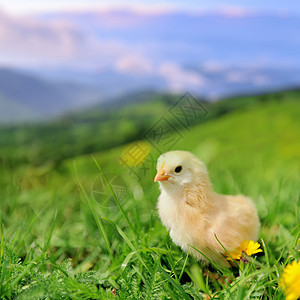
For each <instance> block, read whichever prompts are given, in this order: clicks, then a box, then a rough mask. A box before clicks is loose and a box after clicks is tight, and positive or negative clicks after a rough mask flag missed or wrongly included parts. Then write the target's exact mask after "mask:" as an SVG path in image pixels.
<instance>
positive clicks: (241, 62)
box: [0, 8, 300, 123]
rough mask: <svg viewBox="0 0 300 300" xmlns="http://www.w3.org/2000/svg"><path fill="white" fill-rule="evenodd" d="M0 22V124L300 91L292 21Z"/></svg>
mask: <svg viewBox="0 0 300 300" xmlns="http://www.w3.org/2000/svg"><path fill="white" fill-rule="evenodd" d="M0 18H1V34H0V123H12V122H24V121H36V120H43V119H45V118H51V117H55V116H57V115H60V114H64V113H66V112H68V111H70V110H78V109H81V108H83V107H87V106H93V105H98V104H99V103H104V102H105V103H107V102H110V101H112V100H114V101H115V102H117V101H122V99H123V98H124V97H123V96H124V95H126V94H131V93H134V92H139V91H154V92H163V93H176V94H184V93H185V92H187V91H188V92H190V93H192V94H194V95H196V96H198V97H202V98H207V99H209V100H216V99H220V98H223V97H227V96H232V95H237V94H248V93H252V94H253V93H257V92H265V91H268V90H279V89H285V88H290V87H297V86H299V84H300V56H299V51H300V39H299V37H298V36H299V35H298V28H299V27H300V17H299V16H298V15H291V14H279V13H273V14H266V13H258V12H248V11H236V10H230V9H228V10H226V11H214V12H200V11H195V12H194V13H192V12H178V11H149V12H147V11H138V10H136V11H134V10H128V9H124V8H123V9H113V10H104V11H66V12H55V13H48V14H38V15H32V16H14V15H9V14H6V13H5V12H3V11H0ZM23 37H26V43H24V39H23ZM1 66H3V67H1ZM4 66H5V67H4Z"/></svg>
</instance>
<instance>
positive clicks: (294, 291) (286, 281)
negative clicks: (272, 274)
mask: <svg viewBox="0 0 300 300" xmlns="http://www.w3.org/2000/svg"><path fill="white" fill-rule="evenodd" d="M280 286H281V288H282V289H283V290H284V293H285V296H286V300H296V299H298V298H299V297H300V261H298V262H296V261H295V260H294V261H293V262H292V263H291V264H290V265H287V266H286V267H285V269H284V270H283V273H282V274H281V279H280Z"/></svg>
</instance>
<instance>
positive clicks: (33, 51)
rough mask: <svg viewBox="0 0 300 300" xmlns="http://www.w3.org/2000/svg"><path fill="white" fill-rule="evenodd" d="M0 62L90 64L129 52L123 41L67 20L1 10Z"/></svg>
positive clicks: (27, 64)
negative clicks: (101, 36)
mask: <svg viewBox="0 0 300 300" xmlns="http://www.w3.org/2000/svg"><path fill="white" fill-rule="evenodd" d="M0 19H1V26H0V63H1V64H4V65H13V66H23V67H26V66H29V67H31V66H53V65H58V66H64V65H69V66H73V67H74V66H87V67H96V66H97V64H100V65H101V64H103V62H111V61H114V59H115V58H116V57H117V56H120V55H122V54H124V52H126V51H127V52H128V51H129V49H128V47H126V46H125V45H124V44H122V43H120V42H117V41H113V40H100V39H98V38H94V37H93V36H91V35H88V34H87V33H86V32H82V31H81V29H80V28H78V27H76V26H74V25H72V24H71V23H68V22H65V21H61V20H59V21H40V20H38V19H35V18H33V17H16V16H10V15H7V14H5V13H3V12H1V11H0Z"/></svg>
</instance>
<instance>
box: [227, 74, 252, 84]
mask: <svg viewBox="0 0 300 300" xmlns="http://www.w3.org/2000/svg"><path fill="white" fill-rule="evenodd" d="M225 80H226V81H227V82H229V83H241V82H245V81H247V74H246V73H245V72H243V71H230V72H228V73H226V75H225Z"/></svg>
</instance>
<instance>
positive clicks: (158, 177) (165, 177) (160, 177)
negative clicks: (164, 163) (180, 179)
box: [154, 172, 170, 182]
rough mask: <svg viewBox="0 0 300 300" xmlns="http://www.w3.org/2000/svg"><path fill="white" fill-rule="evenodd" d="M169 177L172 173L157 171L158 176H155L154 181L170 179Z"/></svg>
mask: <svg viewBox="0 0 300 300" xmlns="http://www.w3.org/2000/svg"><path fill="white" fill-rule="evenodd" d="M169 178H170V175H166V174H165V173H162V172H157V174H156V176H155V177H154V182H157V181H168V179H169Z"/></svg>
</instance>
